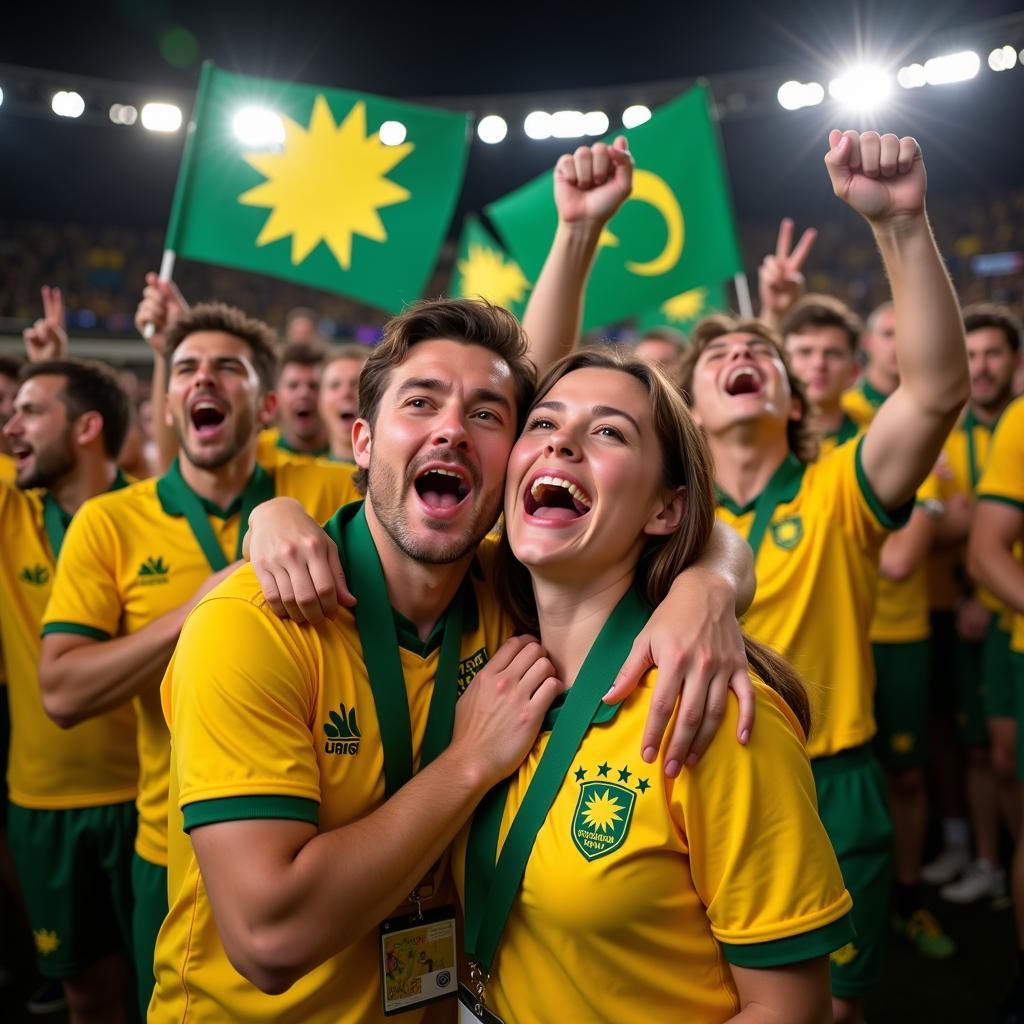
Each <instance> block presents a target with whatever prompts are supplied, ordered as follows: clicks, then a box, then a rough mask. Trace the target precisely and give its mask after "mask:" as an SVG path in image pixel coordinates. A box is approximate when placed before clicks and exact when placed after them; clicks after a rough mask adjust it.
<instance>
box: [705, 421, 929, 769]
mask: <svg viewBox="0 0 1024 1024" xmlns="http://www.w3.org/2000/svg"><path fill="white" fill-rule="evenodd" d="M861 444H862V442H860V441H858V442H856V443H855V444H844V445H840V446H839V447H838V448H836V449H835V450H834V451H833V452H832V454H831V455H828V456H826V457H825V458H823V459H819V460H818V461H817V462H814V463H812V464H811V465H809V466H807V467H802V466H801V465H800V464H799V463H798V462H797V461H796V459H795V457H793V456H790V458H789V459H788V460H787V461H786V462H784V463H783V464H782V465H781V466H780V467H779V469H778V470H777V471H776V473H775V476H774V477H773V478H772V481H771V482H770V483H769V487H772V488H774V489H776V490H777V493H778V495H779V499H780V500H779V501H778V504H777V505H776V506H775V509H774V512H773V513H772V516H771V519H770V521H769V522H768V524H767V528H766V529H765V531H764V535H763V539H762V541H761V542H760V544H759V545H758V548H757V555H756V561H755V568H756V572H757V594H756V595H755V597H754V603H753V605H752V606H751V608H750V609H749V611H748V612H747V614H746V615H745V616H744V618H743V625H744V626H745V628H746V629H747V631H748V632H749V633H750V635H751V636H753V637H755V638H756V639H758V640H760V641H761V642H762V643H765V644H768V645H769V646H770V647H773V648H774V649H776V650H778V651H780V652H781V653H782V654H783V655H785V657H787V658H788V659H789V660H790V661H791V662H792V663H793V664H794V665H795V666H796V668H797V671H799V673H800V675H801V677H802V678H803V680H804V682H805V684H806V685H807V688H808V692H809V694H810V698H811V707H812V711H813V716H814V727H813V729H812V731H811V738H810V741H809V743H808V750H809V752H810V755H811V757H812V758H814V757H824V756H826V755H828V754H835V753H837V752H838V751H840V750H846V749H847V748H849V747H856V746H859V745H860V744H862V743H866V742H867V741H868V740H870V739H871V737H872V736H874V734H875V717H874V710H873V697H874V687H875V673H874V667H873V663H872V660H871V649H870V645H869V643H868V624H869V622H870V620H871V611H872V609H873V608H874V603H875V589H876V586H877V582H878V552H879V549H880V548H881V546H882V542H883V541H884V540H885V537H886V535H887V533H888V532H889V531H890V530H892V529H895V528H897V527H899V526H901V525H902V524H903V522H905V521H906V518H905V515H898V516H891V515H889V514H888V513H887V512H886V511H885V509H883V508H882V506H881V505H880V504H879V502H878V499H877V498H876V497H875V496H874V494H873V493H872V491H871V486H870V484H869V483H868V481H867V477H865V475H864V471H863V469H862V467H861V463H860V449H861ZM766 491H767V489H766ZM755 504H756V502H751V503H749V504H748V505H746V506H744V507H742V508H741V507H739V506H737V505H736V504H735V503H734V502H732V501H731V500H729V499H728V498H727V497H725V496H720V498H719V507H718V515H719V518H720V519H722V520H724V521H725V522H727V523H728V524H729V525H730V526H732V527H733V528H735V529H736V530H737V531H738V532H739V533H740V534H741V535H742V536H744V537H747V538H748V540H750V539H752V538H751V536H750V534H751V528H752V526H753V525H754V521H755ZM903 512H904V513H905V514H909V509H906V510H903Z"/></svg>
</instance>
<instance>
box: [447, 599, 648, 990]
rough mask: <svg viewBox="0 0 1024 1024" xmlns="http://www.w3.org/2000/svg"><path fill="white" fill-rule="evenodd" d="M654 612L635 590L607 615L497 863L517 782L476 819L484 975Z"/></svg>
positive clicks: (475, 937) (472, 920)
mask: <svg viewBox="0 0 1024 1024" xmlns="http://www.w3.org/2000/svg"><path fill="white" fill-rule="evenodd" d="M650 614H651V612H650V609H649V608H647V606H646V605H645V604H644V603H643V601H642V600H641V598H640V595H639V594H638V593H637V592H636V590H635V589H633V588H630V590H629V591H628V592H627V593H626V594H625V596H624V597H623V598H622V600H620V601H619V603H618V604H617V605H616V606H615V609H614V610H613V611H612V613H611V615H610V616H609V617H608V621H607V622H606V623H605V624H604V628H603V629H602V630H601V632H600V633H599V634H598V637H597V639H596V640H595V641H594V644H593V646H592V647H591V648H590V651H589V653H588V654H587V657H586V660H585V661H584V662H583V666H582V668H581V669H580V672H579V675H578V676H577V677H576V681H575V683H573V685H572V687H571V689H570V690H569V692H568V694H567V695H566V699H565V704H564V705H563V707H562V709H561V711H560V712H559V715H558V718H557V719H556V720H555V725H554V728H553V729H552V731H551V738H550V739H549V740H548V745H547V747H546V748H545V750H544V753H543V754H542V755H541V759H540V764H538V765H537V771H536V772H535V773H534V776H533V779H532V780H531V781H530V785H529V787H528V788H527V790H526V794H525V795H524V797H523V802H522V803H521V804H520V806H519V810H518V811H517V812H516V816H515V820H514V821H513V822H512V827H511V828H510V829H509V831H508V835H507V836H506V838H505V844H504V845H503V846H502V848H501V854H500V856H497V863H495V855H496V854H497V849H498V834H499V832H500V829H501V819H502V815H503V813H504V810H505V801H506V799H507V796H508V787H509V783H510V781H511V779H505V780H504V781H503V782H500V783H499V784H498V785H497V786H495V787H494V788H493V789H492V790H491V791H490V792H489V793H488V794H487V796H485V797H484V799H483V801H482V802H481V803H480V806H479V807H478V808H477V810H476V813H475V814H474V816H473V824H472V826H471V828H470V832H469V844H468V847H467V850H466V889H465V898H464V900H463V904H464V910H465V928H464V933H465V934H464V943H465V949H466V954H467V956H469V957H470V959H471V960H474V961H475V962H476V963H478V964H479V965H480V966H481V967H482V968H483V971H484V973H485V974H489V973H490V970H491V964H492V963H493V962H494V954H495V952H496V951H497V948H498V942H499V941H500V939H501V933H502V932H503V931H504V929H505V922H506V921H507V920H508V915H509V913H510V912H511V910H512V904H513V903H514V902H515V898H516V895H517V894H518V892H519V887H520V885H521V884H522V880H523V873H524V872H525V871H526V864H527V861H528V860H529V859H530V854H531V852H532V851H533V845H534V842H535V841H536V839H537V833H538V832H539V831H540V829H541V826H542V825H543V824H544V821H545V820H546V818H547V816H548V812H549V811H550V810H551V805H552V804H553V803H554V801H555V797H556V796H557V795H558V791H559V789H560V788H561V786H562V783H563V781H564V780H565V775H566V772H568V770H569V769H570V767H571V766H572V762H573V759H574V758H575V757H576V752H577V751H578V750H579V747H580V743H582V742H583V737H584V736H586V734H587V730H588V729H589V728H590V726H591V724H592V722H593V721H594V719H595V717H596V716H597V715H598V714H600V712H601V710H602V703H601V698H602V697H603V696H604V695H605V694H606V693H607V692H608V688H609V687H610V686H611V684H612V682H613V680H614V678H615V675H616V673H617V672H618V670H619V666H620V665H621V664H622V663H623V661H625V659H626V657H627V656H628V654H629V651H630V649H631V648H632V646H633V641H634V640H635V639H636V637H637V634H638V633H639V632H640V631H641V630H642V629H643V627H644V625H645V624H646V623H647V620H648V618H649V617H650Z"/></svg>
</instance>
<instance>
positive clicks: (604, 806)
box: [583, 789, 624, 832]
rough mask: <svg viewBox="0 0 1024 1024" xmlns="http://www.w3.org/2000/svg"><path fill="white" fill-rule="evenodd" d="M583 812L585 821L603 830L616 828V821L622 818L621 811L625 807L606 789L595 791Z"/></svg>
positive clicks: (607, 830) (592, 826)
mask: <svg viewBox="0 0 1024 1024" xmlns="http://www.w3.org/2000/svg"><path fill="white" fill-rule="evenodd" d="M585 807H586V809H585V810H584V813H583V822H584V824H586V825H589V826H590V827H591V828H599V829H600V830H601V831H602V832H609V831H612V830H614V828H615V823H616V822H618V821H621V820H622V814H621V813H620V812H621V811H622V810H623V809H624V808H623V805H622V804H620V803H619V802H618V800H616V799H615V797H613V796H612V795H611V793H610V792H609V791H608V790H607V789H606V790H605V791H604V792H603V793H595V794H594V795H593V796H591V798H590V799H589V800H588V801H587V803H586V805H585Z"/></svg>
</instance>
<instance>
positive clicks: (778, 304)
mask: <svg viewBox="0 0 1024 1024" xmlns="http://www.w3.org/2000/svg"><path fill="white" fill-rule="evenodd" d="M817 237H818V232H817V230H816V229H815V228H808V229H807V230H806V231H805V232H804V233H803V234H802V235H801V236H800V241H799V242H797V244H796V247H795V248H792V249H791V247H792V245H793V221H792V220H791V219H790V218H789V217H783V218H782V222H781V223H780V224H779V237H778V239H777V241H776V243H775V253H774V254H773V255H772V254H770V255H768V256H765V258H764V259H763V260H762V261H761V266H760V268H759V269H758V271H757V284H758V292H759V294H760V298H761V319H762V320H766V321H767V322H768V323H770V324H772V325H773V326H775V327H778V326H779V324H780V323H781V322H782V318H783V317H784V316H785V315H786V313H787V312H788V311H789V309H790V308H791V307H792V306H793V304H794V303H795V302H796V301H797V300H798V299H799V298H800V297H801V296H802V295H803V293H804V275H803V274H802V273H801V272H800V268H801V267H802V266H803V264H804V260H806V259H807V254H808V253H809V252H810V251H811V246H812V245H814V240H815V239H816V238H817Z"/></svg>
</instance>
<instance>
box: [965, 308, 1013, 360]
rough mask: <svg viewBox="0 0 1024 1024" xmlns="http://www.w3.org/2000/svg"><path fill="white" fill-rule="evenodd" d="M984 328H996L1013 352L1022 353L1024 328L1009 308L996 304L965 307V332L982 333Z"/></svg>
mask: <svg viewBox="0 0 1024 1024" xmlns="http://www.w3.org/2000/svg"><path fill="white" fill-rule="evenodd" d="M983 327H994V328H995V329H996V330H998V331H1002V332H1003V335H1004V336H1005V338H1006V344H1007V345H1009V346H1010V349H1011V351H1013V352H1019V351H1020V339H1021V336H1022V334H1024V327H1022V326H1021V322H1020V320H1018V319H1017V317H1016V316H1014V315H1013V313H1012V312H1011V310H1010V308H1009V306H1001V305H999V304H998V303H995V302H976V303H975V304H974V305H973V306H965V307H964V331H980V330H981V329H982V328H983Z"/></svg>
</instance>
